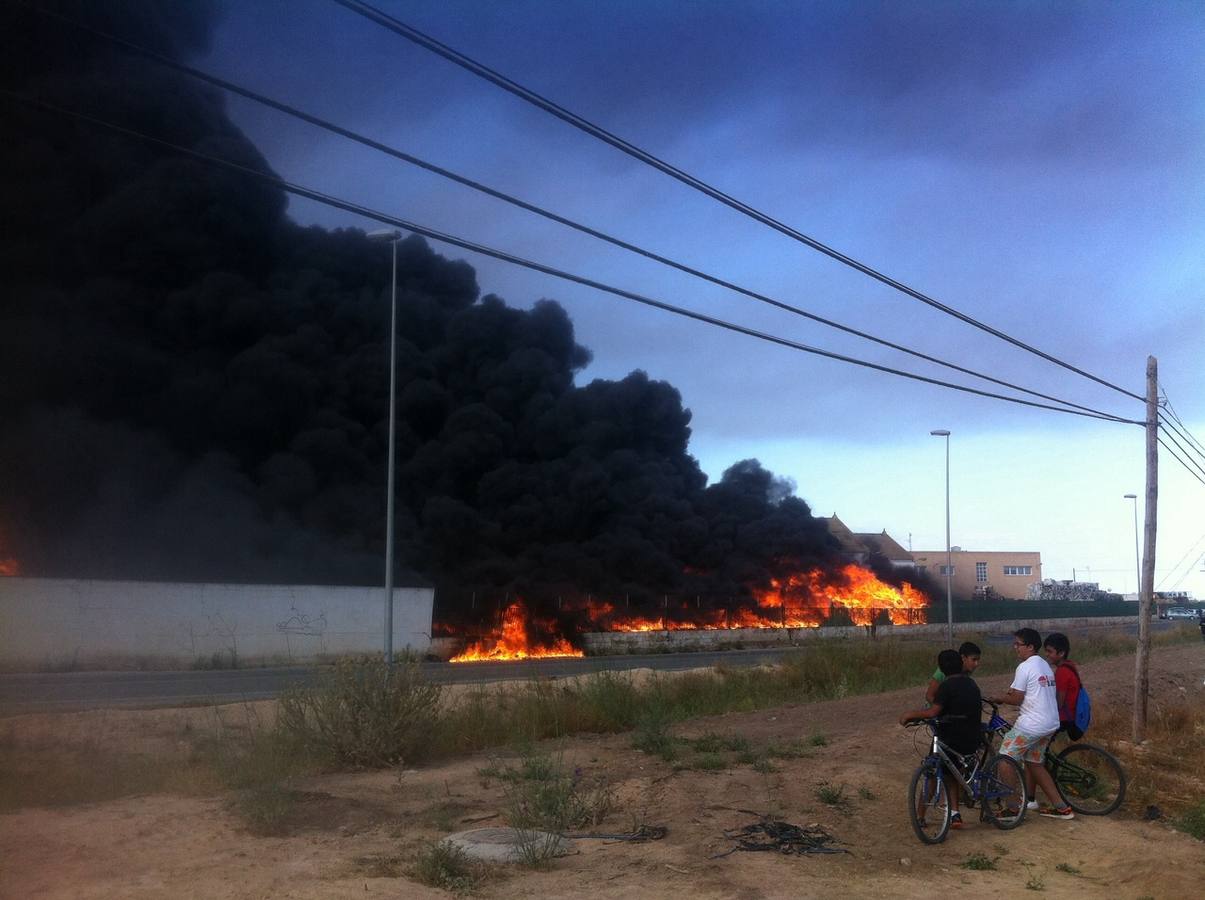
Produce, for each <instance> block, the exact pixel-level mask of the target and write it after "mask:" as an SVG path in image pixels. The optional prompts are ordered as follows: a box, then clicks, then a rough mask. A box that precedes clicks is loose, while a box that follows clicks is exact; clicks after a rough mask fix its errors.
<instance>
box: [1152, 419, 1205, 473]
mask: <svg viewBox="0 0 1205 900" xmlns="http://www.w3.org/2000/svg"><path fill="white" fill-rule="evenodd" d="M1159 427H1160V428H1162V429H1163V430H1164V431H1165V432H1167V433H1168V435H1169V436H1170V434H1171V432H1175V433H1176V434H1178V435H1179V436H1180V437H1182V438H1184V443H1185V444H1187V445H1188V446H1187V447H1184V446H1180V449H1181V450H1182V451H1184V453H1185V454H1186V455H1189V458H1190V459H1192V461H1193V462H1194V463H1195V462H1196V461H1197V460H1196V459H1195V458H1193V457H1192V455H1191V454H1196V456H1197V457H1199V458H1200V459H1201V460H1202V461H1205V453H1202V452H1201V451H1200V450H1199V449H1198V448H1197V447H1196V446H1195V445H1194V444H1193V442H1192V438H1191V436H1190V435H1188V434H1187V433H1185V432H1184V431H1181V430H1180V429H1179V428H1177V427H1176V425H1175V424H1174V423H1173V422H1172V421H1171V420H1170V419H1168V418H1167V417H1166V416H1164V415H1163V414H1162V413H1160V414H1159ZM1169 429H1170V431H1169ZM1177 443H1179V442H1177Z"/></svg>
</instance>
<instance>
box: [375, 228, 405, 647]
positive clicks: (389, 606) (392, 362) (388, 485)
mask: <svg viewBox="0 0 1205 900" xmlns="http://www.w3.org/2000/svg"><path fill="white" fill-rule="evenodd" d="M368 239H369V240H372V241H389V243H390V244H392V245H393V272H392V281H393V287H392V289H391V290H390V294H389V450H388V451H387V452H388V456H386V458H385V472H386V475H385V665H386V666H390V667H392V666H393V436H394V410H395V409H396V403H395V393H396V390H397V245H398V241H400V240H401V239H402V233H401V232H400V231H398V230H396V229H394V228H386V229H382V230H381V231H370V232H368Z"/></svg>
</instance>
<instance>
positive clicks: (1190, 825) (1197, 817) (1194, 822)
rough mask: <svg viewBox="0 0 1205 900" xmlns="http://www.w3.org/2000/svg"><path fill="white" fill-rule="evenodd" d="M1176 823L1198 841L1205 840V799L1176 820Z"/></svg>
mask: <svg viewBox="0 0 1205 900" xmlns="http://www.w3.org/2000/svg"><path fill="white" fill-rule="evenodd" d="M1175 825H1176V827H1177V828H1178V829H1180V830H1181V831H1183V832H1186V833H1187V834H1191V835H1192V836H1193V837H1195V838H1196V839H1197V840H1198V841H1205V800H1202V801H1201V802H1200V803H1198V804H1197V805H1196V806H1193V807H1190V808H1189V809H1188V810H1187V811H1186V812H1185V813H1184V815H1182V816H1180V818H1178V819H1176V820H1175Z"/></svg>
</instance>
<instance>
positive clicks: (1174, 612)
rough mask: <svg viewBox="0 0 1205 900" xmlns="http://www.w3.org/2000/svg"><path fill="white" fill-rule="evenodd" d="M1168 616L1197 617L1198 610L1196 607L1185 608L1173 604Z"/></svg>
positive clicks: (1180, 617) (1179, 617)
mask: <svg viewBox="0 0 1205 900" xmlns="http://www.w3.org/2000/svg"><path fill="white" fill-rule="evenodd" d="M1166 618H1169V619H1195V618H1197V611H1196V610H1195V609H1185V608H1184V607H1183V606H1173V607H1172V608H1171V609H1169V610H1168V611H1167V616H1166Z"/></svg>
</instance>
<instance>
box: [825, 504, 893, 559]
mask: <svg viewBox="0 0 1205 900" xmlns="http://www.w3.org/2000/svg"><path fill="white" fill-rule="evenodd" d="M824 522H825V524H826V525H828V531H829V534H831V535H832V536H833V537H835V538H836V539H837V542H838V543H839V544H840V545H841V549H842V550H844V551H845V552H846V553H879V554H882V555H883V556H885V557H887V559H889V560H893V561H898V562H903V561H908V562H912V554H911V553H909V552H908V551H907V550H905V549H904V548H903V547H901V546H900V545H899V543H898V542H897V541H896V540H895V539H894V538H892V537H891V535H889V534H888V533H887V529H886V528H884V529H883V530H882V531H881V532H879V533H878V534H873V533H861V532H854V531H850V530H849V526H848V525H846V524H845V523H844V522H842V521H841V520H840V519H838V518H837V514H836V513H833V514H832V516H830V517H829V518H827V519H825V520H824Z"/></svg>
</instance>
